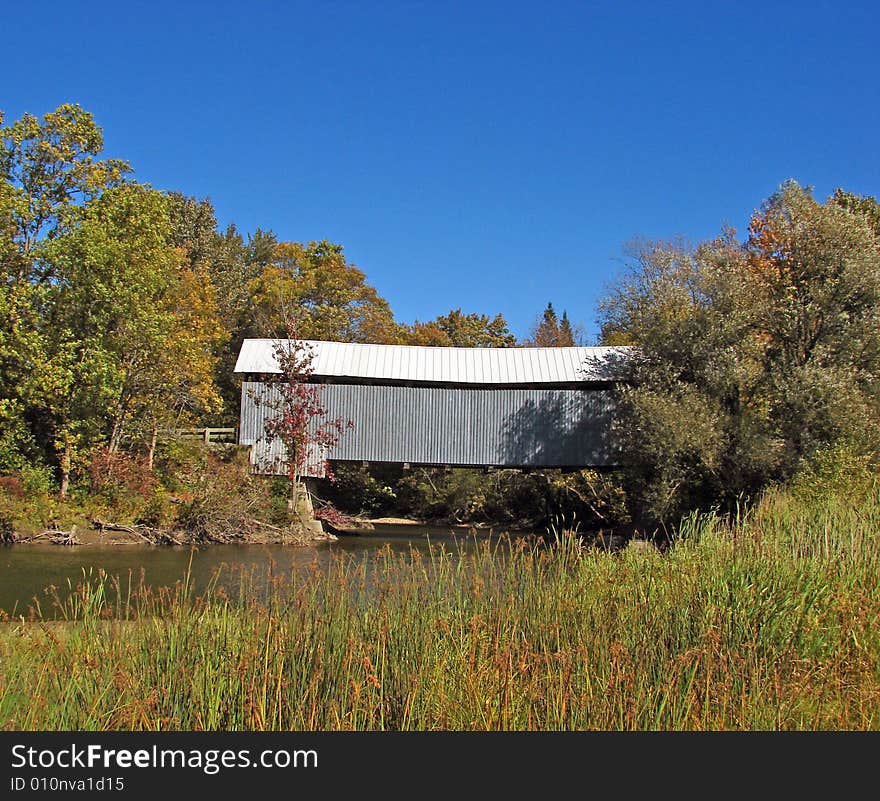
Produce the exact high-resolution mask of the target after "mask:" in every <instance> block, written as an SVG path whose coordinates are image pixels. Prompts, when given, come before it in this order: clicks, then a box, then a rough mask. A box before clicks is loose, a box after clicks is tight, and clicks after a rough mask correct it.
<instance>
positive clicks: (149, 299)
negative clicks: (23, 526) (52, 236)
mask: <svg viewBox="0 0 880 801" xmlns="http://www.w3.org/2000/svg"><path fill="white" fill-rule="evenodd" d="M169 205H170V201H169V198H168V197H167V196H165V195H164V194H162V193H160V192H157V191H155V190H152V189H150V188H149V187H146V186H142V185H139V184H134V183H130V184H126V185H124V186H120V187H117V188H112V189H109V190H107V191H105V192H104V193H103V194H102V195H101V196H100V197H99V198H97V199H96V200H94V201H93V202H91V203H89V204H88V205H87V206H86V208H85V209H84V213H83V215H82V221H81V223H80V225H78V226H77V227H76V228H75V229H74V230H72V231H71V232H69V233H68V234H67V235H65V236H63V237H60V238H58V239H57V240H55V241H54V242H53V244H52V248H51V255H52V260H53V265H54V269H55V272H56V281H55V282H54V284H53V294H54V297H53V299H52V304H51V315H50V326H49V331H50V334H49V335H48V342H49V347H48V349H47V353H48V358H47V359H46V360H45V362H44V363H43V364H41V365H40V370H39V376H40V383H41V384H42V386H44V387H45V388H46V392H45V393H44V396H43V399H42V402H43V406H44V409H45V412H46V413H47V415H48V416H49V417H50V418H51V420H52V421H53V440H54V446H55V448H56V450H57V453H58V462H59V468H60V473H61V494H62V495H64V494H65V492H66V489H67V486H68V484H69V480H70V474H71V472H72V470H73V468H74V467H75V463H76V459H77V457H78V455H79V454H80V453H81V452H83V451H85V450H87V449H88V448H89V447H91V446H93V445H95V444H97V443H101V442H106V443H107V445H108V447H109V449H110V451H111V452H113V451H116V450H118V449H119V448H120V446H121V444H122V443H123V441H124V438H125V435H126V433H127V432H132V431H133V433H141V432H143V431H144V429H146V430H147V431H149V432H150V433H151V435H152V445H153V446H154V444H155V434H156V428H157V426H158V424H159V422H160V421H167V420H168V419H169V416H170V415H173V414H179V413H181V412H183V411H184V410H185V409H187V408H191V407H198V406H204V407H208V408H210V407H211V406H212V405H213V404H215V403H216V402H217V398H216V392H215V391H214V390H213V360H212V357H211V353H212V348H213V346H214V344H215V341H216V339H217V338H218V337H219V336H220V334H222V331H221V330H220V327H219V323H218V322H217V320H216V307H215V305H214V304H213V294H212V293H211V288H210V283H209V282H208V280H207V276H206V275H204V274H202V275H200V274H199V273H197V272H195V271H194V270H192V269H190V268H189V267H188V266H187V265H186V264H185V254H184V252H183V251H182V250H181V249H178V248H174V247H172V245H171V244H170V241H169V240H170V236H171V223H170V215H169ZM182 262H183V263H182ZM151 450H152V448H151Z"/></svg>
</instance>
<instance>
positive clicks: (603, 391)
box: [239, 381, 615, 467]
mask: <svg viewBox="0 0 880 801" xmlns="http://www.w3.org/2000/svg"><path fill="white" fill-rule="evenodd" d="M267 392H268V393H269V395H268V396H267V395H266V394H265V393H267ZM275 392H277V390H275V389H274V388H272V387H271V386H269V385H266V384H263V383H259V382H253V381H247V382H244V384H243V386H242V401H241V427H240V435H239V441H240V442H241V444H244V445H253V446H255V447H254V449H253V453H252V462H253V463H254V464H260V462H261V461H265V460H266V459H267V458H268V460H269V461H271V457H273V456H274V458H275V459H277V457H278V446H277V444H276V445H274V446H272V447H269V446H267V444H266V442H265V437H264V433H263V424H264V421H265V417H266V416H267V415H271V414H272V413H273V412H272V410H271V408H267V405H266V404H265V403H259V404H258V403H256V402H255V400H254V396H255V394H256V396H258V397H266V398H271V396H272V394H273V393H275ZM321 398H322V403H323V405H324V406H325V407H326V409H327V418H329V419H333V418H338V417H340V418H343V419H345V420H351V421H352V422H353V423H354V428H353V429H351V430H347V431H345V432H344V433H343V434H342V436H341V438H340V440H339V443H338V445H337V446H336V448H334V450H333V451H332V452H330V453H328V454H327V456H328V457H329V458H330V459H331V460H332V459H336V460H344V461H367V462H398V463H401V462H402V463H407V462H408V463H410V464H427V465H454V466H495V467H608V466H612V465H614V464H615V452H614V448H613V447H612V443H611V437H610V428H611V416H612V410H613V400H612V399H613V394H612V391H610V390H609V389H607V388H605V387H596V388H591V387H589V386H585V387H584V388H578V389H557V388H549V387H548V388H540V387H537V388H509V387H506V388H485V387H481V388H470V387H468V388H462V387H420V386H398V385H367V384H344V383H331V384H324V385H322V396H321Z"/></svg>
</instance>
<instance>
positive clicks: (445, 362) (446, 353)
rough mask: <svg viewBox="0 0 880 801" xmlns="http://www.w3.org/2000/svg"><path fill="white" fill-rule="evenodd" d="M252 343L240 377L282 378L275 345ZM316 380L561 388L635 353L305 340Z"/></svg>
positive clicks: (607, 374) (605, 373)
mask: <svg viewBox="0 0 880 801" xmlns="http://www.w3.org/2000/svg"><path fill="white" fill-rule="evenodd" d="M284 341H285V340H277V339H246V340H245V341H244V342H243V343H242V345H241V350H240V351H239V354H238V361H237V362H236V363H235V372H236V373H277V372H279V369H278V363H277V361H276V359H275V345H276V343H279V342H284ZM302 342H303V346H304V347H306V348H309V349H310V350H311V352H312V353H313V354H314V359H313V361H312V367H313V375H315V376H319V377H322V376H326V377H331V376H332V377H338V378H355V379H374V380H388V381H415V382H432V383H450V384H556V383H571V382H576V381H597V380H598V381H602V380H609V379H611V378H613V377H614V376H613V373H614V372H616V370H615V369H614V357H615V356H616V357H618V358H621V357H622V358H625V357H626V353H627V352H628V351H629V350H630V349H629V348H620V347H617V348H611V347H596V348H579V347H569V348H442V347H426V346H422V345H365V344H359V343H352V342H316V341H313V340H303V341H302Z"/></svg>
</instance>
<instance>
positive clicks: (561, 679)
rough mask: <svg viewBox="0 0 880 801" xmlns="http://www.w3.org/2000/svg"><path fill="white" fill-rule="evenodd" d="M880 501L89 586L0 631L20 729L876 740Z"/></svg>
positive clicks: (1, 695) (782, 504)
mask: <svg viewBox="0 0 880 801" xmlns="http://www.w3.org/2000/svg"><path fill="white" fill-rule="evenodd" d="M878 532H880V506H878V504H877V502H876V498H868V499H862V500H860V501H858V502H851V501H848V500H846V499H841V498H836V499H825V501H823V502H822V503H816V504H801V503H797V504H796V503H794V502H793V500H792V498H791V497H790V496H787V495H785V494H782V493H778V494H772V495H770V496H768V497H767V498H765V500H764V502H763V503H762V504H761V505H760V506H759V507H758V508H757V509H755V510H753V511H750V512H745V513H743V515H742V516H741V517H740V519H739V520H737V521H735V522H734V523H732V524H731V523H728V522H726V521H724V520H721V519H720V518H718V517H716V516H713V515H703V516H694V517H693V518H691V519H689V520H687V521H685V524H684V525H683V527H682V529H681V530H680V531H679V534H678V536H677V539H676V541H675V543H674V544H673V546H672V547H671V548H670V549H669V550H668V551H667V552H665V553H659V552H643V551H637V550H635V549H626V550H624V551H622V552H620V553H608V552H604V551H601V550H594V549H585V548H582V547H580V546H579V545H578V543H577V541H576V540H575V539H574V538H572V537H568V536H566V537H562V538H560V540H559V541H558V542H557V543H556V544H555V545H554V546H552V547H549V548H547V547H539V546H537V545H534V544H526V543H524V542H511V541H504V540H501V541H495V542H484V543H481V544H480V547H478V548H477V549H476V550H475V551H473V550H472V551H469V552H468V553H450V552H448V551H444V550H443V549H441V548H435V549H432V550H431V551H429V553H428V554H427V556H423V555H420V554H419V553H418V552H415V551H413V552H412V553H411V554H409V555H401V554H393V553H392V552H390V551H382V552H379V553H378V554H377V555H375V557H373V558H370V559H367V560H364V561H353V560H351V559H347V560H346V559H339V560H337V561H334V562H333V563H332V564H331V566H330V568H329V569H327V570H317V569H316V570H315V571H313V572H312V573H311V574H310V575H302V574H292V575H291V576H289V577H285V578H284V579H283V580H282V579H278V578H277V577H276V579H274V582H275V583H274V587H273V589H272V591H271V592H269V593H268V594H267V593H266V592H265V591H264V590H262V589H261V591H260V592H257V591H256V589H255V588H256V586H257V581H256V579H257V577H254V576H253V575H247V574H243V575H242V576H241V577H240V588H239V593H238V594H237V595H236V597H235V598H234V599H233V598H231V597H228V596H226V595H224V593H223V592H221V591H220V590H219V589H218V588H217V587H216V586H215V587H212V588H210V589H209V590H208V591H207V592H206V593H205V594H203V595H201V596H199V597H196V596H195V594H194V593H193V592H192V590H191V588H190V587H189V586H187V584H186V582H182V583H181V584H179V585H178V586H177V587H176V588H174V589H173V590H170V591H164V592H159V593H151V592H148V591H146V590H143V589H142V588H141V589H140V591H138V588H136V587H135V588H128V587H119V586H118V583H117V585H115V586H114V583H113V580H112V579H110V578H109V577H106V576H101V575H99V576H91V577H89V576H87V577H86V580H85V581H84V582H83V583H82V584H81V585H80V586H79V588H78V590H77V591H76V592H75V593H73V595H72V596H71V597H70V598H69V599H67V600H65V601H64V602H63V604H62V611H63V613H64V615H66V617H67V618H68V619H69V621H70V622H67V623H64V622H62V623H53V622H49V621H45V622H42V623H40V622H37V623H27V624H24V623H19V624H15V623H9V624H6V632H5V633H4V634H3V635H0V656H2V663H0V664H2V671H0V721H3V724H4V725H5V726H6V727H7V728H16V729H53V730H72V729H93V730H103V729H136V730H137V729H183V730H190V729H228V730H242V729H248V730H250V729H257V730H263V729H296V730H340V729H342V730H364V729H410V730H432V729H444V730H465V729H481V730H491V729H505V730H506V729H531V730H559V729H601V730H618V729H663V730H678V729H687V730H696V729H715V730H718V729H811V730H812V729H877V728H880V592H878V581H880V542H878Z"/></svg>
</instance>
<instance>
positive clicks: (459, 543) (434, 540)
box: [0, 526, 490, 617]
mask: <svg viewBox="0 0 880 801" xmlns="http://www.w3.org/2000/svg"><path fill="white" fill-rule="evenodd" d="M486 536H490V534H489V533H482V532H481V533H479V534H475V532H474V531H473V530H471V531H470V532H469V531H468V529H466V528H463V527H462V528H449V527H424V528H423V527H420V526H419V527H416V526H382V527H379V528H377V529H376V530H375V531H371V532H369V533H366V534H361V535H341V536H340V537H339V539H338V540H337V541H336V542H327V543H318V544H316V545H313V546H306V547H299V546H290V545H208V546H204V547H201V548H177V547H165V546H159V547H155V546H150V545H82V546H70V547H67V546H60V545H48V544H33V545H11V546H0V610H2V611H3V612H5V613H6V614H8V615H11V616H14V617H18V616H20V615H24V616H25V617H27V615H28V610H29V607H31V606H32V605H33V604H34V601H35V600H36V602H37V603H39V606H40V608H41V609H42V612H43V614H44V615H46V614H47V613H48V614H49V616H51V612H50V610H51V607H52V597H51V593H49V592H47V589H48V588H49V587H50V586H54V587H56V588H58V593H59V595H61V596H62V597H63V596H64V595H66V593H67V592H68V588H69V587H76V585H77V584H78V583H81V582H82V581H83V577H84V575H87V574H88V572H89V571H91V573H92V575H93V576H94V575H97V572H98V571H99V570H103V571H105V572H106V573H107V575H109V576H116V577H118V578H119V580H120V583H121V584H122V585H123V586H125V585H127V583H128V581H129V577H131V581H132V583H133V584H137V583H138V581H139V580H140V577H141V573H143V581H144V583H145V584H146V585H147V586H149V587H152V588H154V589H156V588H159V587H163V586H166V587H167V586H173V585H174V584H175V583H176V582H178V581H180V580H181V579H183V577H184V576H185V574H186V573H187V570H188V569H189V574H190V582H191V584H192V586H193V589H194V590H195V591H196V592H200V591H201V590H203V589H204V588H205V587H206V586H207V584H208V582H209V581H211V579H212V578H213V577H214V576H215V574H218V571H219V578H218V582H219V584H220V586H222V587H223V588H224V589H225V590H226V591H227V592H229V594H231V595H234V594H235V589H236V588H237V586H238V580H239V576H240V572H241V571H245V572H247V573H249V574H250V575H252V576H257V577H259V576H269V575H270V574H273V575H276V576H279V575H281V576H283V575H290V574H291V572H292V571H299V570H314V569H315V567H317V568H318V569H326V568H327V566H328V565H329V563H330V561H331V559H334V558H335V557H337V556H340V555H349V556H351V557H354V558H357V559H363V558H365V557H369V556H370V555H371V554H374V553H376V552H377V551H378V550H379V549H381V548H384V547H386V546H387V547H389V548H391V549H392V550H394V551H398V552H403V553H408V552H409V551H410V549H411V548H412V549H417V550H422V551H426V550H427V549H428V548H429V546H430V545H431V544H434V545H442V546H443V547H445V548H446V549H447V550H449V551H451V552H454V553H457V552H459V551H460V550H462V549H463V550H468V549H471V548H474V547H476V543H477V541H478V539H480V538H485V537H486Z"/></svg>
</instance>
